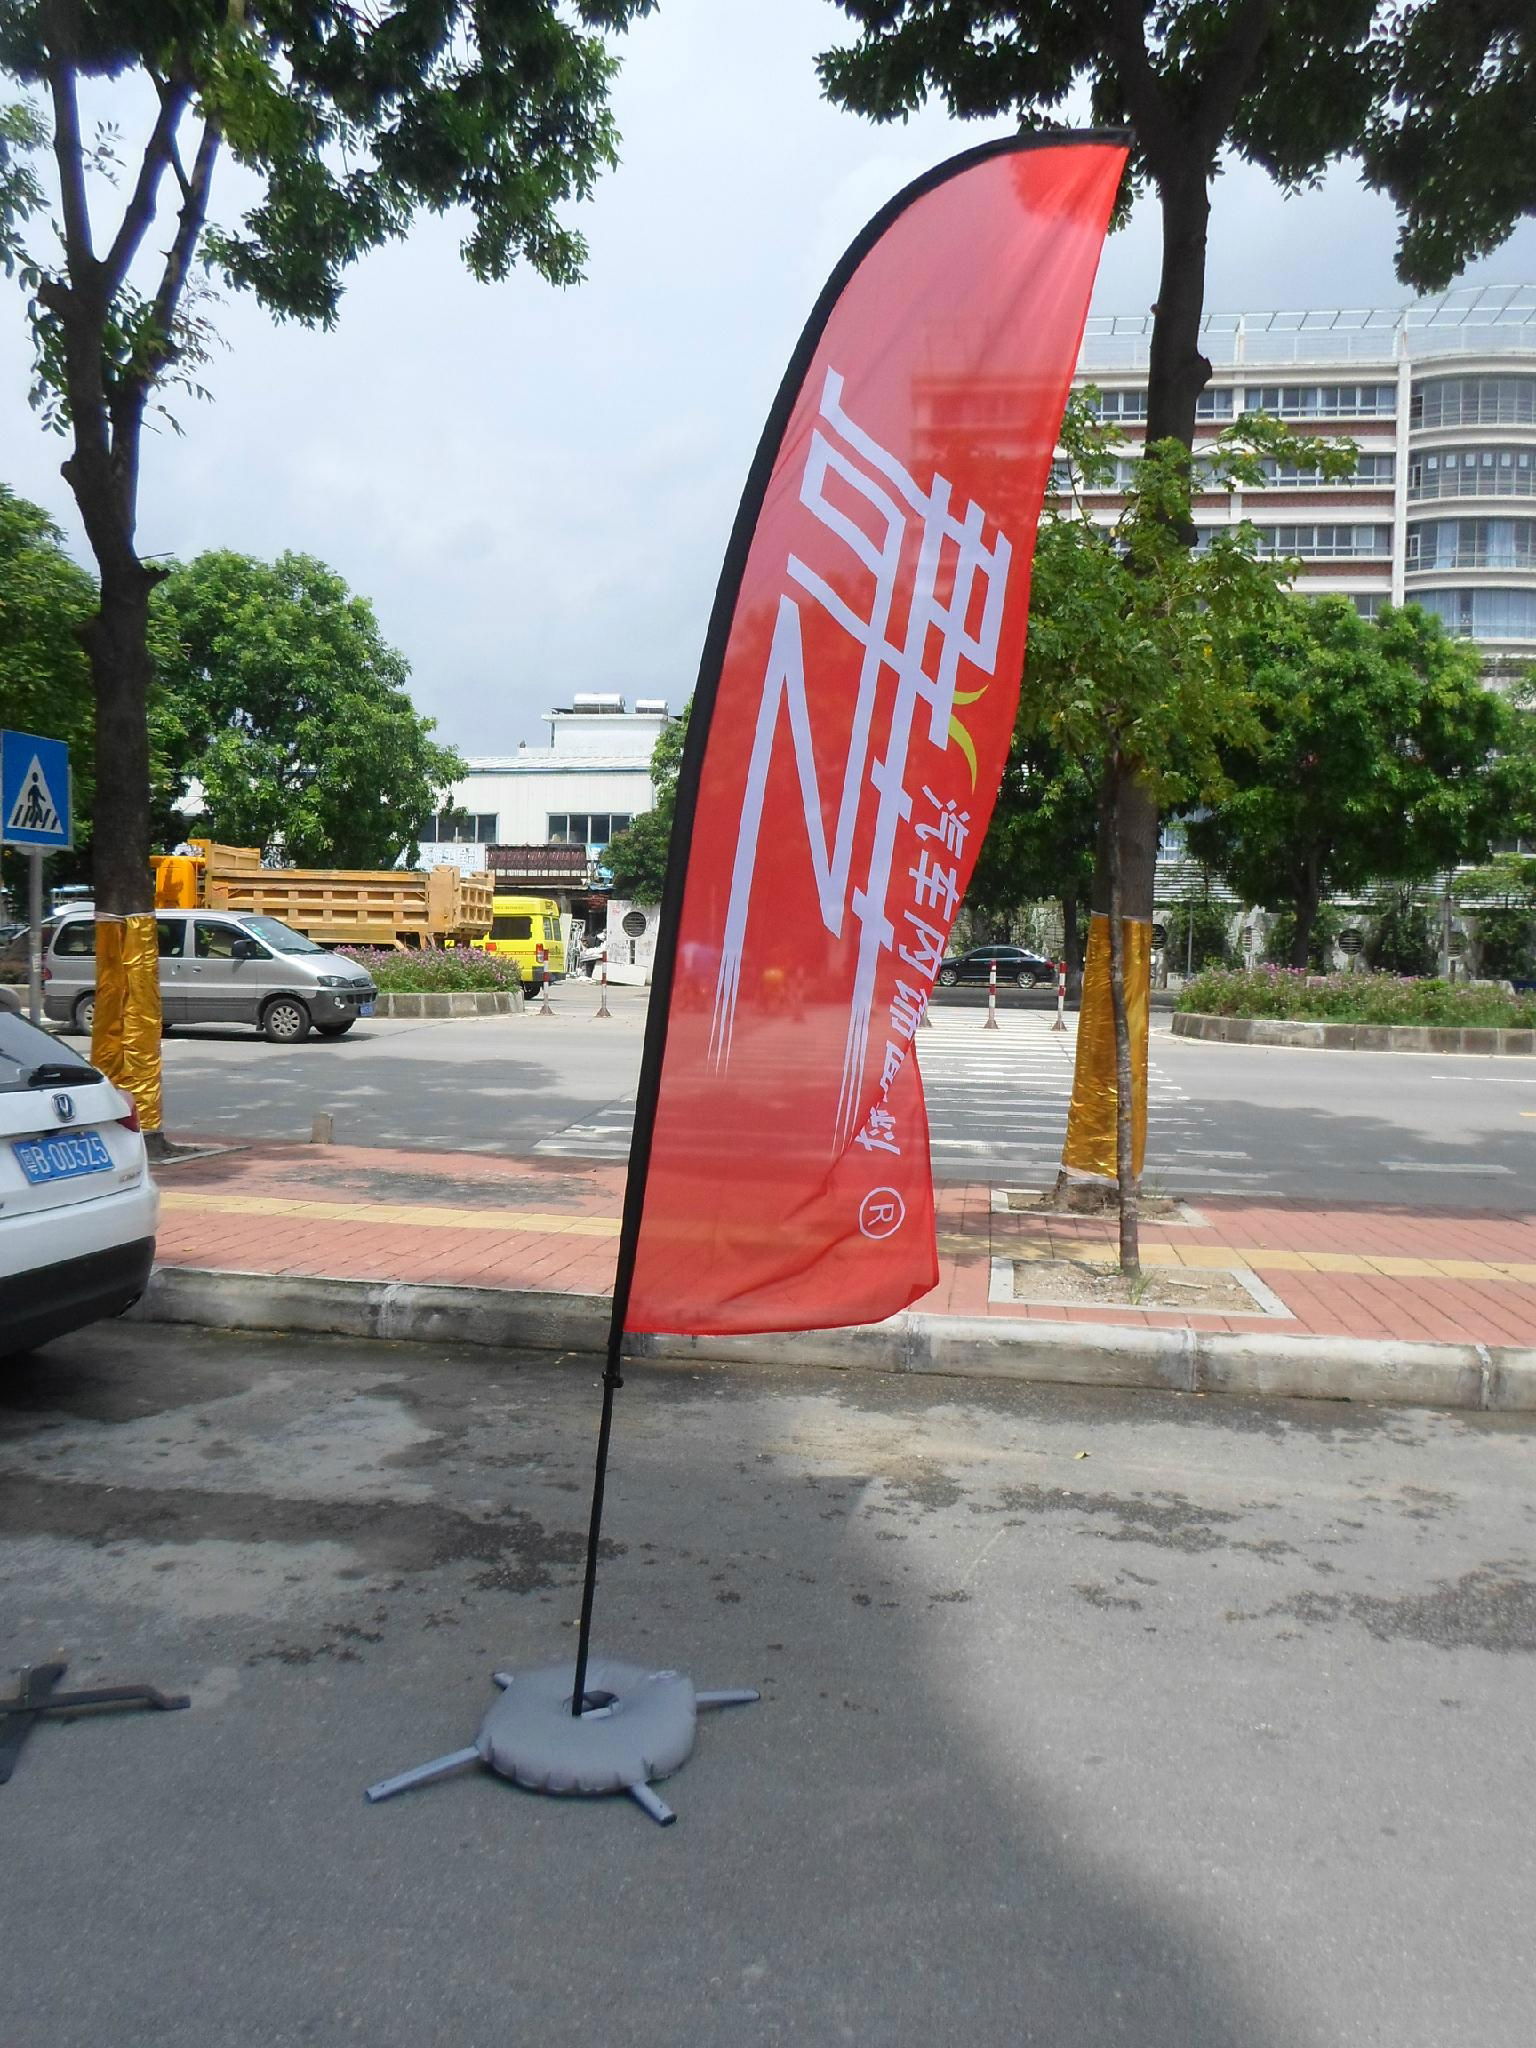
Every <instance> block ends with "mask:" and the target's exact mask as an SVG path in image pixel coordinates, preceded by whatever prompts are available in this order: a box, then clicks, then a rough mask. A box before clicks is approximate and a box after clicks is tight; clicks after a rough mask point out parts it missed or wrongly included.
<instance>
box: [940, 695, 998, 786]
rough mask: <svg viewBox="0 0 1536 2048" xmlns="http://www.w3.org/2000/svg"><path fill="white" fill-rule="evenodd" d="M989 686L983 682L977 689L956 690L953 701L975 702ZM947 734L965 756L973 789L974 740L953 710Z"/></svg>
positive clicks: (974, 782) (974, 770) (974, 776)
mask: <svg viewBox="0 0 1536 2048" xmlns="http://www.w3.org/2000/svg"><path fill="white" fill-rule="evenodd" d="M990 688H991V684H990V683H983V684H982V686H981V688H980V689H979V690H956V692H955V702H956V703H957V704H975V703H976V702H977V701H978V700H979V699H980V698H982V697H985V695H986V694H987V691H988V690H989V689H990ZM949 736H950V738H951V739H952V740H953V741H954V742H955V744H956V746H957V747H959V749H960V751H961V753H962V754H964V756H965V759H966V765H967V766H968V767H969V769H970V771H971V787H972V789H974V788H975V787H976V773H977V768H976V742H975V741H974V740H973V739H972V738H971V736H970V734H969V733H968V732H967V731H966V729H965V727H964V726H963V725H962V724H961V723H960V720H959V718H958V717H957V716H956V714H955V713H954V712H953V711H952V712H951V713H950V714H949Z"/></svg>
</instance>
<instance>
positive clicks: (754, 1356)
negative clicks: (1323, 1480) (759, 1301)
mask: <svg viewBox="0 0 1536 2048" xmlns="http://www.w3.org/2000/svg"><path fill="white" fill-rule="evenodd" d="M132 1313H133V1315H134V1316H135V1317H136V1318H138V1319H139V1320H142V1321H147V1322H159V1323H195V1324H198V1325H201V1326H202V1327H204V1328H207V1329H216V1330H273V1331H292V1332H302V1333H304V1334H306V1335H310V1336H330V1337H383V1338H391V1339H394V1340H395V1341H397V1342H403V1343H412V1344H432V1343H437V1344H485V1345H494V1346H508V1347H526V1348H529V1349H532V1350H536V1351H585V1352H599V1351H601V1350H602V1348H603V1346H604V1344H605V1342H606V1341H607V1334H608V1299H607V1297H606V1296H605V1295H598V1294H552V1293H544V1292H540V1291H538V1290H536V1289H523V1290H514V1289H510V1288H495V1287H431V1286H422V1285H417V1284H415V1283H412V1282H408V1281H383V1280H325V1279H312V1278H301V1277H296V1276H292V1275H286V1274H281V1273H277V1274H274V1273H224V1272H215V1271H212V1270H210V1269H208V1268H205V1267H200V1266H158V1267H156V1269H155V1272H154V1274H153V1275H152V1277H151V1279H150V1283H149V1288H148V1290H147V1292H146V1293H145V1296H144V1299H143V1300H142V1301H141V1302H140V1303H139V1305H138V1307H137V1308H136V1309H134V1310H133V1312H132ZM628 1349H629V1353H630V1355H631V1356H633V1357H636V1358H663V1359H676V1360H687V1359H707V1360H710V1361H718V1362H721V1363H730V1362H732V1361H735V1362H738V1363H742V1364H768V1365H779V1366H809V1367H813V1368H816V1369H819V1370H834V1371H835V1370H840V1369H846V1368H848V1367H850V1366H862V1367H865V1368H866V1369H868V1370H870V1371H873V1372H917V1373H937V1374H940V1375H943V1376H946V1377H950V1378H956V1379H987V1380H1015V1381H1021V1382H1027V1383H1031V1384H1036V1385H1046V1386H1088V1387H1148V1388H1159V1389H1163V1390H1164V1391H1170V1392H1176V1393H1184V1394H1247V1395H1253V1394H1257V1395H1265V1396H1268V1397H1271V1398H1280V1397H1282V1396H1283V1397H1287V1398H1292V1399H1295V1398H1300V1399H1304V1400H1324V1401H1381V1402H1393V1403H1403V1404H1407V1405H1410V1406H1414V1407H1427V1408H1477V1409H1489V1410H1495V1411H1499V1412H1514V1411H1525V1410H1536V1349H1532V1350H1527V1349H1520V1348H1516V1347H1513V1346H1507V1345H1506V1346H1491V1345H1486V1344H1415V1343H1398V1342H1396V1341H1383V1340H1381V1339H1368V1338H1356V1337H1300V1336H1281V1335H1279V1334H1278V1333H1276V1332H1273V1331H1267V1330H1266V1331H1254V1332H1253V1333H1252V1334H1248V1333H1244V1334H1242V1335H1239V1336H1229V1335H1226V1334H1224V1333H1220V1332H1208V1331H1202V1330H1175V1329H1155V1328H1133V1327H1131V1326H1130V1325H1127V1324H1119V1323H1046V1322H1036V1321H1034V1320H1028V1321H1025V1320H1023V1319H1020V1320H1017V1321H1015V1320H1011V1319H1010V1320H1007V1321H1005V1320H1003V1319H1002V1318H997V1319H993V1318H989V1317H981V1316H976V1317H968V1316H925V1315H914V1314H911V1313H907V1314H903V1315H899V1316H893V1317H891V1319H890V1321H889V1322H884V1323H875V1324H869V1325H865V1326H862V1327H860V1328H856V1329H851V1330H798V1331H792V1332H789V1333H781V1334H778V1335H773V1336H763V1337H665V1336H662V1337H637V1338H634V1339H632V1340H631V1342H630V1345H629V1347H628Z"/></svg>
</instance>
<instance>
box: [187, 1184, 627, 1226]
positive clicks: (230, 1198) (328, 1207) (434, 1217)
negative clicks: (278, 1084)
mask: <svg viewBox="0 0 1536 2048" xmlns="http://www.w3.org/2000/svg"><path fill="white" fill-rule="evenodd" d="M160 1202H161V1206H162V1207H163V1208H166V1209H184V1210H189V1211H190V1210H198V1211H201V1212H203V1213H205V1214H209V1215H216V1216H283V1217H287V1218H289V1219H290V1220H292V1221H294V1222H300V1223H396V1224H404V1225H405V1226H406V1228H407V1229H410V1230H497V1231H500V1232H501V1234H502V1235H503V1236H504V1237H545V1236H557V1235H564V1236H569V1237H617V1236H618V1234H619V1219H618V1217H617V1216H570V1215H565V1216H561V1215H549V1214H546V1213H545V1212H544V1211H542V1210H537V1209H513V1208H506V1209H450V1208H448V1207H447V1206H446V1205H445V1204H443V1203H440V1202H298V1201H293V1200H290V1199H289V1197H287V1196H286V1195H174V1194H171V1195H168V1194H162V1195H161V1197H160Z"/></svg>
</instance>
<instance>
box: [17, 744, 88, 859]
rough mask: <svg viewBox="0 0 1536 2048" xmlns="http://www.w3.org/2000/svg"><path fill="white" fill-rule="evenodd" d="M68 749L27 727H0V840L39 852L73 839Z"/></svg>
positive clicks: (63, 845) (71, 842)
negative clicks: (18, 729) (19, 729)
mask: <svg viewBox="0 0 1536 2048" xmlns="http://www.w3.org/2000/svg"><path fill="white" fill-rule="evenodd" d="M70 824H71V821H70V815H69V748H68V746H67V745H66V743H65V742H64V741H63V740H48V739H43V738H42V737H41V736H40V735H39V734H37V733H33V732H0V845H5V846H30V847H33V848H35V849H36V850H37V851H38V852H40V853H46V852H49V851H50V850H57V849H59V848H63V847H69V846H72V845H73V844H74V836H73V833H72V831H71V829H70Z"/></svg>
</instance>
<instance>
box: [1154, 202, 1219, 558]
mask: <svg viewBox="0 0 1536 2048" xmlns="http://www.w3.org/2000/svg"><path fill="white" fill-rule="evenodd" d="M1209 169H1210V167H1209V165H1207V164H1203V163H1198V164H1195V165H1194V166H1192V167H1191V168H1190V169H1189V170H1188V171H1187V172H1184V173H1182V174H1181V175H1180V176H1179V177H1178V178H1172V177H1170V178H1166V179H1164V180H1162V181H1161V182H1160V183H1159V186H1158V198H1159V200H1160V202H1161V209H1162V217H1163V266H1162V275H1161V277H1160V279H1159V281H1158V288H1157V305H1156V307H1155V309H1154V313H1155V317H1154V319H1153V322H1152V346H1151V351H1150V354H1149V357H1148V363H1147V441H1148V443H1149V444H1150V443H1151V442H1153V441H1182V442H1183V444H1184V446H1185V447H1186V448H1192V447H1193V446H1194V440H1195V407H1196V405H1197V403H1198V402H1199V398H1200V394H1201V392H1202V391H1203V390H1204V389H1205V387H1206V384H1207V382H1208V381H1209V378H1210V374H1211V366H1210V363H1209V362H1208V361H1207V360H1206V358H1205V357H1204V356H1203V355H1202V354H1201V353H1200V319H1201V315H1202V314H1203V312H1204V310H1205V238H1206V229H1207V226H1208V223H1209V221H1210V213H1211V200H1210V192H1209V190H1208V188H1207V183H1206V180H1207V175H1208V172H1209ZM1190 538H1191V540H1192V539H1193V534H1191V536H1190Z"/></svg>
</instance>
